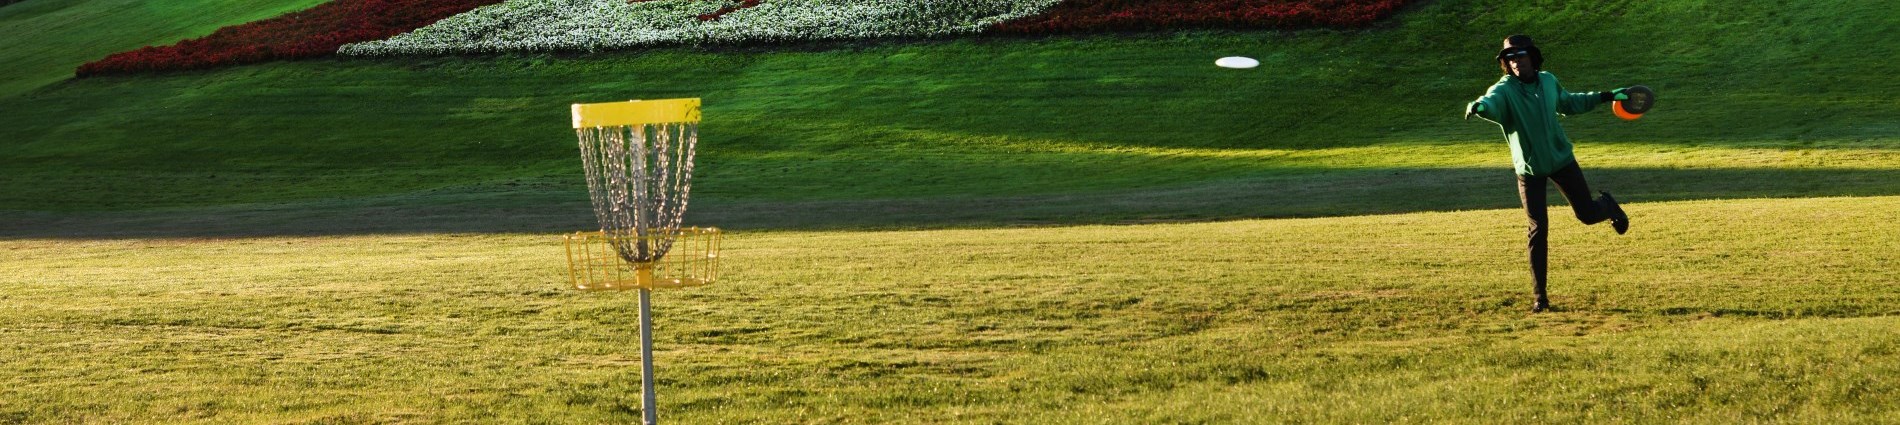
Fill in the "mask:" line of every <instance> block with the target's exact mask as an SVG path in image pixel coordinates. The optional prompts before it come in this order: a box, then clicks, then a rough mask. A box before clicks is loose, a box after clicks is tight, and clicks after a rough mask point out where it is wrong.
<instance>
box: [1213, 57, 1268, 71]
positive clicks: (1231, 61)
mask: <svg viewBox="0 0 1900 425" xmlns="http://www.w3.org/2000/svg"><path fill="white" fill-rule="evenodd" d="M1214 65H1217V66H1220V67H1222V68H1236V69H1247V68H1252V67H1256V66H1260V61H1257V60H1254V59H1253V58H1249V57H1241V56H1228V57H1224V58H1220V60H1217V61H1214Z"/></svg>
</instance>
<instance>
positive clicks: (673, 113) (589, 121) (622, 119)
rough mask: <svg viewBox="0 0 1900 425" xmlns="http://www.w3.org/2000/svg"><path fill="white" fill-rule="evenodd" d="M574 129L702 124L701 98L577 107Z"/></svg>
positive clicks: (578, 105) (608, 103) (631, 101)
mask: <svg viewBox="0 0 1900 425" xmlns="http://www.w3.org/2000/svg"><path fill="white" fill-rule="evenodd" d="M573 109H574V128H576V129H581V128H595V127H618V126H636V125H647V124H674V123H688V124H690V123H698V122H699V98H685V99H660V100H629V101H625V102H606V103H576V104H574V108H573Z"/></svg>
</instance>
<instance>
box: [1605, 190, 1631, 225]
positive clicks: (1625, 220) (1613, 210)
mask: <svg viewBox="0 0 1900 425" xmlns="http://www.w3.org/2000/svg"><path fill="white" fill-rule="evenodd" d="M1597 193H1601V194H1603V197H1602V198H1598V199H1597V200H1598V201H1602V202H1603V203H1604V205H1607V206H1608V207H1609V210H1610V227H1614V228H1616V234H1619V235H1621V234H1624V233H1628V232H1629V231H1630V215H1629V214H1625V213H1623V206H1622V205H1618V204H1617V203H1616V198H1612V197H1610V192H1597Z"/></svg>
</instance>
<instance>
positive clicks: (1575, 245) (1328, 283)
mask: <svg viewBox="0 0 1900 425" xmlns="http://www.w3.org/2000/svg"><path fill="white" fill-rule="evenodd" d="M1630 211H1631V213H1632V214H1633V215H1634V216H1635V223H1636V225H1635V230H1634V231H1633V232H1632V233H1631V234H1629V235H1625V236H1617V235H1615V234H1614V233H1613V232H1611V231H1610V229H1608V228H1607V227H1605V226H1595V227H1585V226H1582V225H1580V224H1577V223H1575V222H1574V221H1563V220H1560V221H1559V222H1558V224H1557V226H1556V227H1555V230H1554V236H1553V240H1552V244H1553V246H1554V247H1555V248H1554V251H1553V252H1554V253H1553V264H1554V269H1553V271H1552V276H1553V285H1552V288H1553V294H1554V299H1555V302H1556V304H1557V306H1558V310H1557V311H1556V312H1555V313H1546V314H1535V315H1533V314H1530V313H1529V312H1528V311H1527V309H1528V304H1527V301H1528V300H1529V296H1528V290H1529V288H1528V286H1529V285H1528V282H1527V279H1526V274H1525V272H1524V270H1523V269H1524V266H1523V264H1522V257H1523V251H1522V248H1521V245H1522V238H1523V236H1522V225H1521V222H1522V220H1523V219H1522V218H1521V213H1520V212H1518V211H1516V210H1482V211H1464V212H1445V213H1413V214H1400V215H1382V216H1361V217H1336V218H1320V219H1282V220H1247V221H1230V222H1209V223H1192V224H1142V225H1119V226H1074V227H1041V228H1017V229H968V230H920V231H822V232H808V231H754V232H737V233H734V234H732V235H730V236H729V239H728V240H727V242H726V244H725V246H726V251H725V252H724V261H725V263H724V268H723V269H724V270H725V271H726V272H725V275H724V276H723V280H722V281H721V282H720V283H718V284H716V285H713V286H709V287H703V288H697V289H689V290H678V291H666V292H661V293H659V294H657V295H656V297H655V299H656V310H655V314H656V323H657V326H656V337H657V340H658V342H657V344H656V350H657V351H656V352H655V358H656V361H657V363H658V365H659V385H660V402H661V405H662V410H661V413H660V415H661V418H662V419H663V420H666V421H669V422H674V423H972V422H979V423H989V422H1006V423H1104V422H1106V423H1196V422H1281V421H1290V422H1310V421H1320V422H1387V421H1435V420H1451V421H1471V420H1481V421H1502V422H1545V421H1549V422H1558V423H1576V422H1655V421H1666V422H1674V421H1681V422H1691V423H1737V422H1759V421H1768V422H1775V421H1789V422H1804V423H1848V422H1893V421H1896V420H1900V410H1896V409H1894V407H1893V406H1896V405H1900V381H1896V380H1894V379H1891V377H1892V376H1897V375H1900V362H1896V361H1895V359H1896V358H1897V357H1896V356H1900V351H1897V350H1900V332H1895V329H1900V317H1897V316H1896V314H1900V291H1895V290H1894V289H1895V287H1894V282H1896V281H1900V271H1897V270H1900V268H1897V267H1896V266H1900V264H1897V263H1896V260H1897V259H1900V258H1897V256H1896V254H1895V253H1896V252H1900V243H1896V242H1895V241H1897V240H1900V198H1896V197H1861V198H1814V199H1750V200H1734V201H1696V202H1670V203H1648V204H1636V205H1632V206H1631V207H1630ZM559 241H560V239H559V236H558V235H555V234H420V235H412V236H401V235H368V236H324V237H257V238H235V239H202V238H201V239H163V238H160V239H125V240H111V239H107V240H66V239H27V240H8V241H0V252H4V253H5V255H6V256H7V257H8V258H9V261H6V262H4V263H0V288H3V289H0V299H3V300H4V305H5V311H4V314H0V338H4V339H5V340H7V341H8V342H9V343H8V344H5V345H0V351H3V352H0V358H5V359H7V360H6V361H5V362H0V418H4V419H5V420H7V421H9V422H51V423H81V422H93V423H109V422H122V421H137V422H174V421H191V420H207V421H216V422H280V423H281V422H289V423H367V422H392V421H394V422H404V421H413V422H438V421H442V422H463V421H475V422H623V421H631V420H635V419H636V418H637V414H638V413H637V412H638V406H639V392H640V391H639V390H640V387H639V372H638V368H637V367H638V360H639V359H638V357H637V356H638V350H637V345H636V342H635V341H636V339H635V338H636V332H635V329H636V327H635V323H636V317H637V316H636V314H637V313H636V309H635V308H634V300H635V297H633V296H632V294H629V293H583V292H579V291H572V290H568V289H565V288H564V287H563V286H564V284H565V277H564V275H563V273H564V269H563V261H564V258H563V254H562V251H561V248H560V244H559Z"/></svg>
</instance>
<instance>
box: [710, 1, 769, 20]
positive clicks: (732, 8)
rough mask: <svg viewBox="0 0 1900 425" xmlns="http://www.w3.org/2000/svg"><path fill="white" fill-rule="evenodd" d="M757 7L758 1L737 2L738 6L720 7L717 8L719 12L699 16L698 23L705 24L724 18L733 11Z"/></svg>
mask: <svg viewBox="0 0 1900 425" xmlns="http://www.w3.org/2000/svg"><path fill="white" fill-rule="evenodd" d="M758 5H759V0H745V1H741V2H739V4H735V5H731V6H726V7H721V8H719V10H717V11H714V12H713V13H708V14H704V15H699V21H700V22H706V21H711V20H716V19H719V17H721V16H726V14H727V13H732V12H733V11H737V10H739V9H744V8H748V7H752V6H758Z"/></svg>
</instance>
